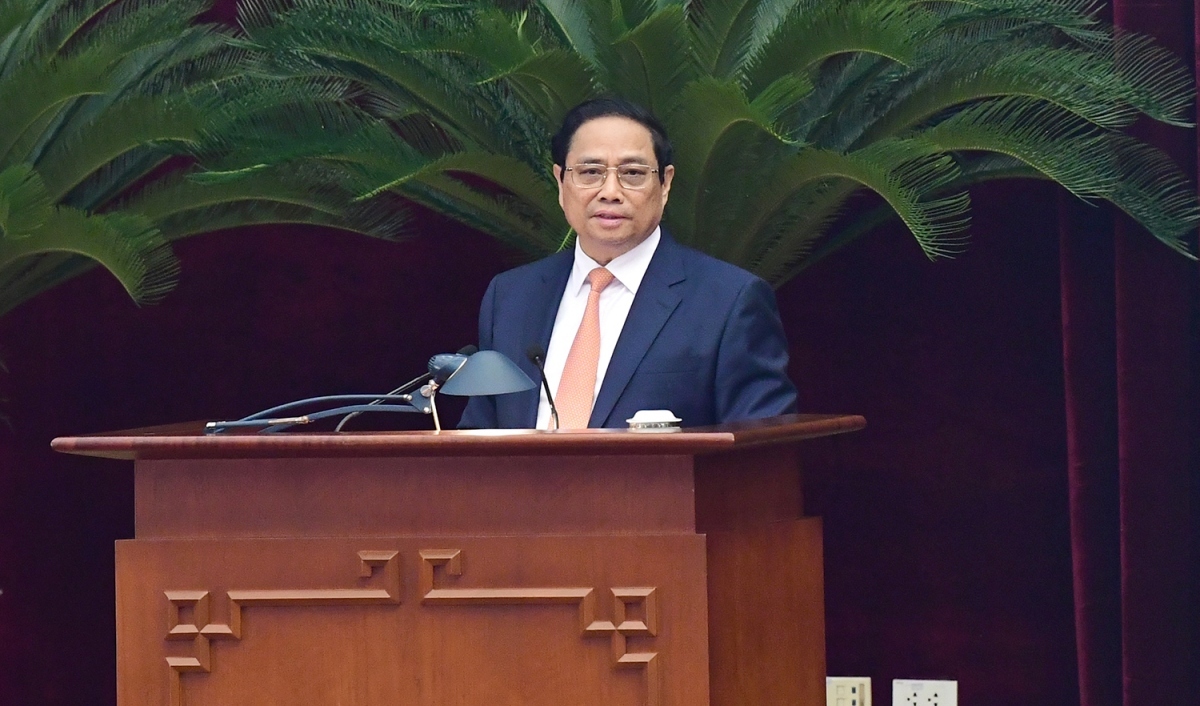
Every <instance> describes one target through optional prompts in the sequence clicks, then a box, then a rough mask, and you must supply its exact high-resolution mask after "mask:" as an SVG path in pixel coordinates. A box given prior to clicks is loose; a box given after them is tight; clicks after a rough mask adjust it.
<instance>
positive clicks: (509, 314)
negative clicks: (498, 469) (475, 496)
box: [459, 231, 796, 429]
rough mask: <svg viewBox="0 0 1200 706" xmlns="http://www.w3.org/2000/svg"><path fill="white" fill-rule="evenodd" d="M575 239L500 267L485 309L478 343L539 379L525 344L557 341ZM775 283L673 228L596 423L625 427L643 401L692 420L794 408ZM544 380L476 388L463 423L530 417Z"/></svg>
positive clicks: (531, 421)
mask: <svg viewBox="0 0 1200 706" xmlns="http://www.w3.org/2000/svg"><path fill="white" fill-rule="evenodd" d="M574 260H575V253H574V249H571V250H565V251H563V252H560V253H557V254H555V255H551V256H550V257H548V258H545V259H543V260H539V261H537V262H534V263H531V264H529V265H525V266H523V267H518V268H516V269H514V270H509V271H508V272H504V273H502V274H500V275H497V276H496V278H495V279H493V280H492V283H491V285H490V286H488V289H487V293H486V294H484V296H483V305H482V307H481V308H480V312H479V347H480V348H481V349H484V350H488V349H491V350H497V351H500V352H501V353H503V354H505V355H507V356H508V357H509V358H511V359H512V360H513V362H515V363H517V364H518V365H519V366H520V367H521V369H522V370H524V371H525V372H526V373H527V374H528V375H529V376H530V377H531V378H533V379H534V380H538V378H539V375H538V372H537V368H536V367H534V365H533V364H532V363H531V362H530V361H529V360H528V357H527V355H526V352H527V351H528V350H529V347H530V345H531V344H535V343H536V344H538V345H540V346H541V347H542V350H543V351H544V350H546V347H547V346H549V344H550V333H551V331H552V329H553V327H554V318H555V316H556V315H557V313H558V305H559V302H560V301H561V300H562V294H563V290H564V289H565V288H566V286H567V278H568V276H569V275H570V273H571V267H572V265H573V263H574ZM787 362H788V353H787V341H786V339H785V338H784V334H783V325H782V323H781V322H780V320H779V310H778V308H777V307H776V304H775V293H774V292H773V291H772V290H771V288H770V286H769V285H767V283H766V282H764V281H762V280H761V279H759V278H758V277H755V276H754V275H752V274H750V273H749V272H746V271H745V270H742V269H740V268H738V267H735V266H733V265H730V264H729V263H727V262H723V261H721V260H717V259H715V258H712V257H709V256H708V255H705V254H703V253H700V252H697V251H695V250H692V249H691V248H687V247H684V246H683V245H680V244H679V243H676V242H675V241H674V240H672V239H671V238H670V237H669V236H668V235H667V234H666V232H665V231H664V232H663V233H662V239H661V240H660V241H659V244H658V247H657V248H656V249H655V251H654V257H653V258H652V259H651V260H650V265H649V267H648V268H647V269H646V275H645V277H644V278H643V279H642V283H641V286H639V287H638V292H637V295H636V296H635V297H634V299H633V305H632V306H631V307H630V309H629V316H628V317H627V318H626V319H625V326H624V328H623V329H622V330H621V336H620V338H618V339H617V346H616V349H615V350H614V351H613V355H612V360H611V361H610V362H609V364H608V370H607V372H606V373H605V375H604V383H603V385H602V386H601V388H600V392H599V394H598V395H597V396H596V402H595V405H594V406H593V408H592V417H591V421H590V422H589V424H588V426H591V427H624V426H626V422H625V420H626V419H628V418H629V417H632V416H633V415H634V413H635V412H637V411H638V410H641V409H669V410H671V411H672V412H674V413H675V415H676V416H678V417H679V418H680V419H682V420H683V425H684V426H702V425H708V424H718V423H722V422H730V421H737V420H740V419H755V418H761V417H771V416H775V415H778V414H787V413H791V412H794V411H795V408H796V388H795V386H794V385H792V382H791V380H789V379H788V376H787ZM539 398H540V388H538V389H535V390H529V391H527V392H517V393H513V394H510V395H497V396H495V397H474V398H471V400H470V402H468V404H467V408H466V410H465V411H464V412H463V417H462V421H461V422H460V424H459V426H460V427H462V428H469V429H491V428H501V429H519V428H532V427H533V426H534V425H535V424H536V422H537V407H538V401H539Z"/></svg>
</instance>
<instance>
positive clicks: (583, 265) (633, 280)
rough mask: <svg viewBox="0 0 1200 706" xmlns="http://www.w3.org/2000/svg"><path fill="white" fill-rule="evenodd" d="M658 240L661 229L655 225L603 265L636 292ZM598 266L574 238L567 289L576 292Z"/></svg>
mask: <svg viewBox="0 0 1200 706" xmlns="http://www.w3.org/2000/svg"><path fill="white" fill-rule="evenodd" d="M659 240H661V231H660V229H659V227H658V226H655V228H654V230H653V231H651V232H650V235H648V236H647V237H646V239H645V240H643V241H642V242H640V243H638V244H637V245H636V246H634V248H633V249H632V250H630V251H629V252H627V253H622V254H620V255H618V256H617V257H614V258H613V259H612V262H610V263H608V264H607V265H604V267H605V268H606V269H607V270H608V271H609V272H611V273H612V274H613V277H614V278H615V279H616V280H617V281H618V282H620V283H621V284H622V285H624V287H625V288H626V289H628V290H629V291H630V292H633V293H634V294H637V290H638V287H640V286H641V285H642V278H643V277H645V276H646V270H647V269H648V268H649V267H650V260H651V259H653V257H654V251H655V250H657V249H658V241H659ZM600 266H601V265H600V264H599V263H598V262H596V261H595V260H593V259H592V258H590V257H588V254H587V253H585V252H584V251H583V248H581V247H579V238H576V239H575V265H574V266H573V267H572V268H571V276H570V278H569V279H568V280H567V291H569V292H576V293H578V292H579V291H580V289H582V287H583V285H584V283H585V282H587V276H588V274H589V273H590V272H591V271H592V270H594V269H596V268H597V267H600Z"/></svg>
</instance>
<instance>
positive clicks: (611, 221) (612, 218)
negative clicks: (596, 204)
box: [592, 211, 625, 225]
mask: <svg viewBox="0 0 1200 706" xmlns="http://www.w3.org/2000/svg"><path fill="white" fill-rule="evenodd" d="M592 218H595V219H597V220H598V221H600V222H601V223H603V224H605V225H615V224H617V223H620V222H621V221H623V220H625V216H622V215H621V214H619V213H612V212H611V211H598V212H596V213H595V214H593V215H592Z"/></svg>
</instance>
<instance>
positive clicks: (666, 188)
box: [662, 164, 675, 206]
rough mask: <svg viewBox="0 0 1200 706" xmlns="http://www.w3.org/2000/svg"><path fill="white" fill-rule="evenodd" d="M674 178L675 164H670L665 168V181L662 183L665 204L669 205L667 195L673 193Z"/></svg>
mask: <svg viewBox="0 0 1200 706" xmlns="http://www.w3.org/2000/svg"><path fill="white" fill-rule="evenodd" d="M674 178H675V165H674V164H668V165H667V168H666V169H664V170H663V183H662V202H663V206H666V205H667V196H669V195H670V193H671V180H672V179H674Z"/></svg>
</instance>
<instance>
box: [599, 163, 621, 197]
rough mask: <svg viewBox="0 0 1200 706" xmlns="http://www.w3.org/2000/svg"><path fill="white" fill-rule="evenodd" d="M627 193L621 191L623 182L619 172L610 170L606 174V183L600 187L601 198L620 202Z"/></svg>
mask: <svg viewBox="0 0 1200 706" xmlns="http://www.w3.org/2000/svg"><path fill="white" fill-rule="evenodd" d="M624 196H625V192H624V191H622V190H621V180H620V178H619V177H617V170H616V169H610V170H608V171H607V172H605V174H604V183H603V184H601V185H600V197H601V198H603V199H604V200H606V201H620V200H621V199H622V198H624Z"/></svg>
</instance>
